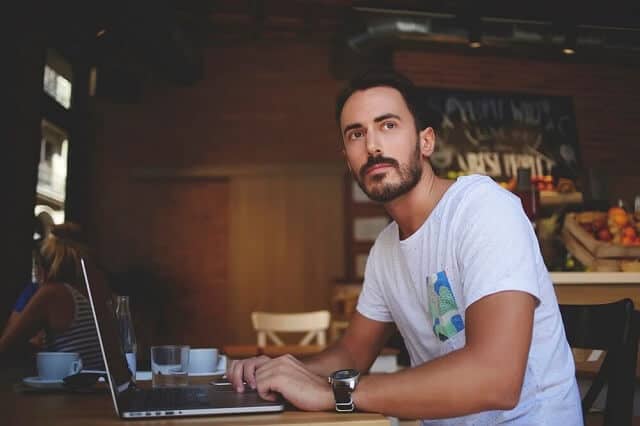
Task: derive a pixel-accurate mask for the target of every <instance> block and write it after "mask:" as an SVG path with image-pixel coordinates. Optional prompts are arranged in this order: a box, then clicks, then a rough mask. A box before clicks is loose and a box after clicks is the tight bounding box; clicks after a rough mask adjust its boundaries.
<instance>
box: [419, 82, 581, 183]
mask: <svg viewBox="0 0 640 426" xmlns="http://www.w3.org/2000/svg"><path fill="white" fill-rule="evenodd" d="M419 94H420V99H422V100H423V102H424V103H423V105H422V107H426V108H424V111H422V113H423V114H424V115H425V119H426V120H427V124H428V125H431V126H432V127H434V128H436V131H437V143H436V151H435V153H434V154H433V156H432V157H431V163H432V165H433V167H434V169H435V170H436V171H437V172H438V174H440V175H441V176H442V175H446V174H447V173H449V172H454V173H456V172H457V173H460V174H469V173H480V174H485V175H488V176H491V177H494V178H496V180H508V179H510V178H512V177H514V176H516V174H517V169H518V167H528V168H531V171H532V175H533V176H548V175H552V174H557V173H554V171H557V172H559V174H561V175H562V176H563V177H569V178H576V177H577V176H578V175H579V171H580V170H579V169H580V159H579V149H578V142H577V132H576V125H575V117H574V113H573V102H572V100H571V98H569V97H560V96H542V95H529V94H513V93H508V94H501V93H484V92H473V91H462V90H444V89H430V88H420V89H419ZM433 124H435V126H433Z"/></svg>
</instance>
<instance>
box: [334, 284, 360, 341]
mask: <svg viewBox="0 0 640 426" xmlns="http://www.w3.org/2000/svg"><path fill="white" fill-rule="evenodd" d="M361 291H362V284H336V285H334V287H333V291H332V294H331V341H332V342H334V341H336V340H338V338H340V335H341V334H342V332H344V330H345V329H346V328H347V327H348V326H349V321H350V320H351V316H352V315H353V313H354V312H355V311H356V305H357V304H358V297H359V296H360V292H361Z"/></svg>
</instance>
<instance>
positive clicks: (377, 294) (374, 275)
mask: <svg viewBox="0 0 640 426" xmlns="http://www.w3.org/2000/svg"><path fill="white" fill-rule="evenodd" d="M377 253H378V247H377V244H375V245H374V246H373V247H372V248H371V251H370V252H369V257H368V258H367V264H366V266H365V270H364V284H363V285H362V291H361V292H360V297H359V298H358V305H357V306H356V309H357V310H358V312H359V313H360V314H362V315H364V316H365V317H367V318H369V319H372V320H374V321H381V322H392V321H393V318H392V316H391V312H390V311H389V307H388V306H387V303H386V301H385V298H384V288H383V285H384V282H382V279H381V278H382V277H381V274H379V273H378V270H377V268H378V267H379V264H378V262H377V261H376V257H377V255H378V254H377Z"/></svg>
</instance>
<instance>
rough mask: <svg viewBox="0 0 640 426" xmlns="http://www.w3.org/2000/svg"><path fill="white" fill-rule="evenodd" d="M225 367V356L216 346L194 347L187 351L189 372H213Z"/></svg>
mask: <svg viewBox="0 0 640 426" xmlns="http://www.w3.org/2000/svg"><path fill="white" fill-rule="evenodd" d="M226 368H227V357H225V356H223V355H220V352H219V351H218V349H216V348H195V349H191V350H190V351H189V374H213V373H216V372H218V371H219V370H225V369H226Z"/></svg>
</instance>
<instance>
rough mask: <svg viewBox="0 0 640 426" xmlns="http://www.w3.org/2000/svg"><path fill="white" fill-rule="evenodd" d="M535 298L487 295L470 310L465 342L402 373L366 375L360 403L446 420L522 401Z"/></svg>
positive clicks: (519, 294) (517, 294) (370, 408)
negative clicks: (521, 392)
mask: <svg viewBox="0 0 640 426" xmlns="http://www.w3.org/2000/svg"><path fill="white" fill-rule="evenodd" d="M535 306H536V299H535V298H534V297H533V296H531V295H530V294H528V293H524V292H520V291H504V292H499V293H495V294H492V295H489V296H486V297H484V298H482V299H480V300H478V301H477V302H475V303H473V304H472V305H471V306H469V307H468V308H467V310H466V315H465V320H466V329H465V332H466V345H465V347H464V348H462V349H460V350H458V351H455V352H451V353H449V354H447V355H445V356H443V357H441V358H438V359H435V360H433V361H431V362H428V363H425V364H423V365H421V366H418V367H415V368H410V369H405V370H402V371H400V372H398V373H393V374H383V375H371V376H364V377H362V378H361V381H360V384H359V385H358V387H357V388H356V390H355V392H354V393H353V400H354V403H355V406H356V407H357V408H358V409H360V410H363V411H373V412H379V413H384V414H386V415H392V416H398V417H405V418H443V417H456V416H461V415H465V414H470V413H475V412H480V411H487V410H496V409H497V410H507V409H511V408H513V407H514V406H515V405H517V403H518V401H519V399H520V391H521V388H522V383H523V380H524V374H525V370H526V366H527V359H528V354H529V347H530V344H531V336H532V330H533V314H534V309H535Z"/></svg>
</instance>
